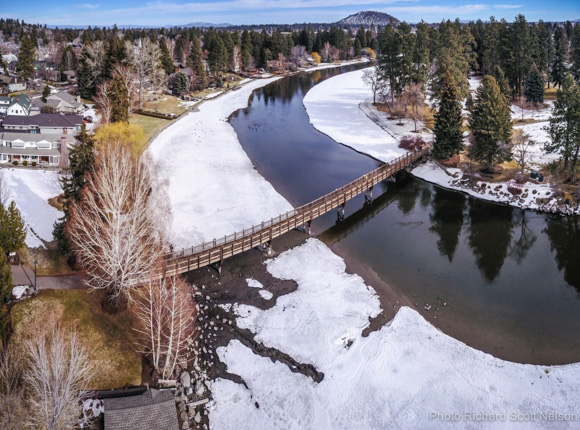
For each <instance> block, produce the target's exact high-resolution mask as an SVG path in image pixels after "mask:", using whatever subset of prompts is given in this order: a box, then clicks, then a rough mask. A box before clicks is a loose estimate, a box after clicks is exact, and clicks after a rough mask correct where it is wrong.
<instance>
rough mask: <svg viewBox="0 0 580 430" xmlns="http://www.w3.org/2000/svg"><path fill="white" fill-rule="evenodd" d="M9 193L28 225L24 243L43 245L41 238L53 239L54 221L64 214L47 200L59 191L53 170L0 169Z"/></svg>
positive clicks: (57, 179)
mask: <svg viewBox="0 0 580 430" xmlns="http://www.w3.org/2000/svg"><path fill="white" fill-rule="evenodd" d="M0 174H1V175H3V176H4V181H5V182H6V185H7V186H8V188H9V189H10V191H11V196H12V199H13V200H14V202H15V203H16V206H17V207H18V209H19V210H20V213H21V215H22V218H23V219H24V221H25V223H26V227H27V233H26V245H27V246H28V247H29V248H36V247H44V244H43V243H42V241H41V240H40V239H42V240H45V241H47V242H50V241H52V240H53V237H52V230H53V227H54V223H55V222H56V221H57V220H58V219H59V218H61V217H62V216H63V213H62V212H60V211H59V210H57V209H56V208H54V207H53V206H51V205H49V204H48V199H50V198H53V197H55V196H57V195H59V194H60V193H61V192H62V188H61V184H60V180H59V174H58V172H56V171H49V170H41V169H38V168H35V169H24V168H22V169H0Z"/></svg>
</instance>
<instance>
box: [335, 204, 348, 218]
mask: <svg viewBox="0 0 580 430" xmlns="http://www.w3.org/2000/svg"><path fill="white" fill-rule="evenodd" d="M345 205H346V203H343V204H341V205H339V206H338V208H336V210H337V213H336V221H337V222H341V221H344V207H345Z"/></svg>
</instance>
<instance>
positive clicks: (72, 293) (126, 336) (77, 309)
mask: <svg viewBox="0 0 580 430" xmlns="http://www.w3.org/2000/svg"><path fill="white" fill-rule="evenodd" d="M102 297H103V294H102V293H101V292H93V293H89V292H88V291H87V290H43V291H41V292H40V294H39V295H38V296H36V297H33V298H31V299H27V300H24V301H22V302H20V303H17V304H16V305H14V307H13V308H12V312H11V317H12V324H13V328H14V333H13V334H12V337H11V339H10V344H11V347H13V348H17V349H20V348H22V345H23V341H24V339H26V338H27V336H29V335H30V333H33V332H34V331H35V330H38V329H39V328H40V327H42V326H43V325H45V324H46V320H47V318H56V319H57V320H61V321H62V323H63V324H64V325H65V326H67V325H71V324H74V325H75V326H76V327H77V332H78V334H79V338H80V339H81V341H82V342H83V343H84V344H85V346H86V347H87V350H88V353H89V357H90V361H91V362H93V363H94V365H95V369H97V371H95V374H94V376H93V378H92V380H91V384H90V388H91V389H109V388H115V387H123V386H125V385H126V384H133V385H138V384H140V383H141V356H140V355H139V354H138V353H136V352H135V346H134V337H135V333H134V330H133V329H132V327H133V323H134V318H133V317H132V315H131V314H130V313H129V311H124V312H122V313H120V314H118V315H109V314H107V313H104V312H103V311H102V308H101V303H100V301H101V298H102Z"/></svg>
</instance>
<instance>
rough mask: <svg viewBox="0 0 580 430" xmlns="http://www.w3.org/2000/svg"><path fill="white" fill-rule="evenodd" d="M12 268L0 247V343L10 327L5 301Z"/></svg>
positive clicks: (6, 300) (10, 288)
mask: <svg viewBox="0 0 580 430" xmlns="http://www.w3.org/2000/svg"><path fill="white" fill-rule="evenodd" d="M13 286H14V285H13V284H12V270H11V269H10V265H9V264H8V260H7V259H6V253H5V252H4V250H3V249H2V247H0V344H2V343H4V342H5V341H6V336H7V335H8V330H9V327H10V314H9V312H8V305H7V302H8V301H9V300H10V294H11V292H12V287H13Z"/></svg>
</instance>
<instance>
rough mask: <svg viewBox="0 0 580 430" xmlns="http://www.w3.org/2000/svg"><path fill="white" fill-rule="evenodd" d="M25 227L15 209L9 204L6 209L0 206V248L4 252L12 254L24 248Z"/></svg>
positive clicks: (12, 203)
mask: <svg viewBox="0 0 580 430" xmlns="http://www.w3.org/2000/svg"><path fill="white" fill-rule="evenodd" d="M25 239H26V227H25V225H24V221H23V220H22V217H21V215H20V211H19V210H18V208H17V207H16V203H14V202H13V201H12V202H10V205H8V207H4V206H3V205H1V204H0V248H2V249H4V251H5V252H14V251H17V250H18V249H20V248H22V247H23V246H24V241H25Z"/></svg>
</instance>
